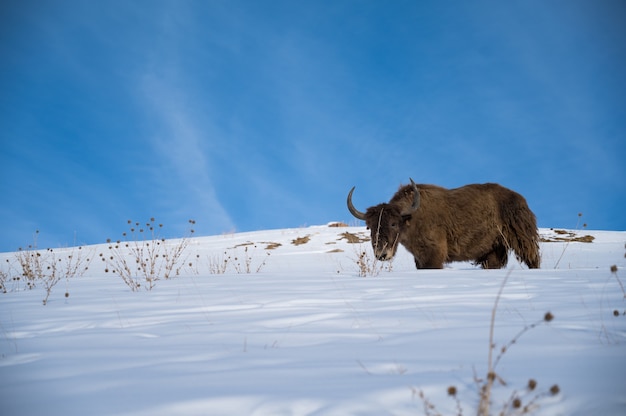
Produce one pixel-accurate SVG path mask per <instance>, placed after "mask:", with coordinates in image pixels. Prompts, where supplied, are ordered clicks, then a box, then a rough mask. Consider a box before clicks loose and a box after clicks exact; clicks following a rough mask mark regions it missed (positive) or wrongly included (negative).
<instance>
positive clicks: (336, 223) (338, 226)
mask: <svg viewBox="0 0 626 416" xmlns="http://www.w3.org/2000/svg"><path fill="white" fill-rule="evenodd" d="M328 226H329V227H337V228H341V227H349V225H348V224H346V223H345V222H339V221H338V222H331V223H329V224H328Z"/></svg>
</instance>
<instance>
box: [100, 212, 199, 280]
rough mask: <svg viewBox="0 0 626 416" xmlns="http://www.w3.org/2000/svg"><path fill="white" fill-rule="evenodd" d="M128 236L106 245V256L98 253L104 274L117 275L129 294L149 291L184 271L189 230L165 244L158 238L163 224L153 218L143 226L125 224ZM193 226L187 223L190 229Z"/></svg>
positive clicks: (136, 223) (191, 233)
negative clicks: (161, 281) (144, 290)
mask: <svg viewBox="0 0 626 416" xmlns="http://www.w3.org/2000/svg"><path fill="white" fill-rule="evenodd" d="M127 223H128V226H129V233H126V232H124V233H122V236H123V240H117V241H116V242H114V243H113V242H111V239H108V240H107V243H109V246H108V249H109V255H104V253H100V258H101V259H102V261H103V262H104V263H105V270H104V271H105V272H107V273H108V272H111V273H113V274H117V275H118V276H120V277H121V278H122V280H123V281H124V283H126V285H127V286H128V287H129V288H130V289H131V290H132V291H137V290H139V288H140V287H141V286H142V281H143V283H144V287H145V288H146V289H147V290H151V289H152V288H154V286H155V285H156V282H157V281H158V280H160V279H161V278H163V279H169V278H170V277H173V276H178V275H179V274H180V272H181V271H182V269H183V267H185V260H186V259H185V257H184V254H185V250H186V249H187V246H188V245H189V239H190V238H191V236H192V235H193V233H194V230H193V228H190V229H189V231H188V234H187V235H186V236H185V237H183V238H181V239H179V240H177V241H176V242H173V243H168V242H167V241H166V239H165V238H163V237H161V234H160V230H161V229H162V228H163V224H156V223H155V219H154V218H150V221H149V222H147V223H146V224H145V228H144V226H143V225H142V224H140V223H139V222H135V223H133V221H131V220H128V222H127ZM195 223H196V222H195V221H194V220H189V224H190V227H193V225H194V224H195Z"/></svg>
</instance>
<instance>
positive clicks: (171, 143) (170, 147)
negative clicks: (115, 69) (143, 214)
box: [140, 71, 234, 231]
mask: <svg viewBox="0 0 626 416" xmlns="http://www.w3.org/2000/svg"><path fill="white" fill-rule="evenodd" d="M174 73H175V71H174V72H170V74H169V76H170V77H171V76H172V74H174ZM176 81H177V80H176V79H175V77H174V78H163V77H160V76H158V75H157V74H146V75H145V76H144V77H143V79H142V81H141V89H140V93H141V94H142V98H143V102H144V103H145V105H146V110H147V117H148V119H149V123H151V124H152V125H153V128H151V129H150V133H149V138H148V142H149V143H150V144H151V145H152V146H153V151H154V152H155V153H154V154H155V155H156V157H157V159H156V160H155V161H154V163H153V165H152V171H153V173H154V174H155V175H156V176H157V177H158V181H155V182H156V183H159V184H163V185H166V186H165V187H164V189H161V190H160V192H159V193H160V195H161V198H162V201H161V202H160V204H161V205H163V206H164V207H167V209H170V210H173V212H174V213H178V214H179V215H185V214H188V215H192V216H197V215H202V218H203V222H205V223H206V222H207V221H208V222H209V224H207V225H208V228H210V229H212V230H213V231H226V230H230V229H233V227H234V222H233V220H232V218H231V216H230V215H229V214H228V212H227V211H226V209H225V208H224V207H223V205H222V204H221V203H220V200H219V198H218V195H217V192H216V189H215V186H214V184H213V178H212V177H211V172H213V171H214V167H213V166H211V160H210V157H209V153H210V150H211V143H214V142H215V141H216V140H218V138H216V137H212V135H216V134H219V133H217V132H216V131H215V129H213V128H212V127H211V126H210V125H208V124H207V122H206V121H204V120H200V119H199V117H198V116H197V111H195V110H194V103H193V102H192V99H191V98H190V97H189V96H188V95H187V94H185V91H183V90H182V89H180V88H177V87H176V86H174V85H173V84H175V83H176ZM170 193H171V194H170ZM168 195H175V196H176V197H174V198H173V199H171V198H169V197H168Z"/></svg>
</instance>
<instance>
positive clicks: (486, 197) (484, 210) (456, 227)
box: [347, 179, 540, 269]
mask: <svg viewBox="0 0 626 416" xmlns="http://www.w3.org/2000/svg"><path fill="white" fill-rule="evenodd" d="M354 189H355V187H352V189H351V190H350V193H348V200H347V203H348V210H349V211H350V213H351V214H352V215H353V216H355V217H356V218H358V219H359V220H362V221H365V224H366V225H367V228H368V229H369V230H371V242H372V247H373V249H374V255H375V256H376V258H377V259H378V260H391V259H392V258H393V256H394V255H395V254H396V251H397V249H398V244H402V245H403V246H404V247H405V248H406V249H407V250H408V251H409V252H410V253H411V254H413V257H414V258H415V267H417V268H418V269H441V268H443V266H444V264H445V263H449V262H453V261H472V262H474V263H475V264H477V265H480V266H482V268H484V269H499V268H502V267H504V266H506V264H507V261H508V256H509V251H513V252H514V253H515V256H516V257H517V259H518V260H519V261H520V262H524V263H526V265H527V266H528V267H529V268H531V269H535V268H539V263H540V254H539V234H538V232H537V220H536V218H535V214H534V213H533V212H532V211H531V210H530V208H529V207H528V204H527V203H526V200H525V199H524V197H523V196H521V195H520V194H518V193H517V192H515V191H512V190H510V189H508V188H505V187H503V186H501V185H498V184H495V183H485V184H472V185H465V186H462V187H460V188H455V189H446V188H442V187H439V186H435V185H424V184H419V185H418V184H416V183H415V182H413V179H411V184H410V185H404V186H401V187H400V189H399V190H398V192H396V193H395V194H394V196H393V197H392V198H391V200H390V201H389V202H388V203H382V204H379V205H376V206H373V207H370V208H368V209H367V210H366V211H365V212H361V211H359V210H357V209H356V208H355V207H354V205H353V204H352V193H353V192H354Z"/></svg>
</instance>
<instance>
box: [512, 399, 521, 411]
mask: <svg viewBox="0 0 626 416" xmlns="http://www.w3.org/2000/svg"><path fill="white" fill-rule="evenodd" d="M511 405H512V406H513V409H519V408H520V407H522V399H520V398H519V397H516V398H515V399H513V403H511Z"/></svg>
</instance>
